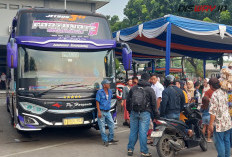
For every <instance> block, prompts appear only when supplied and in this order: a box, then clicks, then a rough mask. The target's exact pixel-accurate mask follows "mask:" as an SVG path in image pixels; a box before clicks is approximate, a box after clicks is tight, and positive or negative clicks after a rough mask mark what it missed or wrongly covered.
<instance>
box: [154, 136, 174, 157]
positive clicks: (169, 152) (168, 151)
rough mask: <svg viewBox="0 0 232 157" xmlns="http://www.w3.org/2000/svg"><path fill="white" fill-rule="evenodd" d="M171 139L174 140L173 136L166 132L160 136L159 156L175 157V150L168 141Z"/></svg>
mask: <svg viewBox="0 0 232 157" xmlns="http://www.w3.org/2000/svg"><path fill="white" fill-rule="evenodd" d="M169 140H172V137H171V136H170V135H168V134H164V135H163V136H162V137H161V138H160V140H159V142H158V144H157V146H156V149H157V153H158V155H159V157H173V156H174V154H175V150H174V149H172V148H171V147H170V145H169V142H168V141H169Z"/></svg>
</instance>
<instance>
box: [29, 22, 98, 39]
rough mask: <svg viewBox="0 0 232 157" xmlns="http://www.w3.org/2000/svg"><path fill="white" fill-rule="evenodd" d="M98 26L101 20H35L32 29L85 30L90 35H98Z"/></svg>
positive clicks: (70, 31)
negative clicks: (83, 21)
mask: <svg viewBox="0 0 232 157" xmlns="http://www.w3.org/2000/svg"><path fill="white" fill-rule="evenodd" d="M98 28H99V22H94V23H90V24H87V23H77V22H61V21H46V20H34V21H33V24H32V29H45V30H47V32H50V33H51V32H53V33H72V34H84V33H85V32H88V35H89V36H94V35H97V34H98Z"/></svg>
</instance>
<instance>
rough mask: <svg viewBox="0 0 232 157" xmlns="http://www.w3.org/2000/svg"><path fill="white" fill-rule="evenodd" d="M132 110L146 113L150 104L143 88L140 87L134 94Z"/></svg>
mask: <svg viewBox="0 0 232 157" xmlns="http://www.w3.org/2000/svg"><path fill="white" fill-rule="evenodd" d="M131 99H132V101H131V110H132V111H135V112H144V111H145V110H146V109H147V108H148V107H149V103H148V101H147V98H146V92H145V90H144V88H143V87H138V88H137V89H135V90H134V91H133V93H132V98H131Z"/></svg>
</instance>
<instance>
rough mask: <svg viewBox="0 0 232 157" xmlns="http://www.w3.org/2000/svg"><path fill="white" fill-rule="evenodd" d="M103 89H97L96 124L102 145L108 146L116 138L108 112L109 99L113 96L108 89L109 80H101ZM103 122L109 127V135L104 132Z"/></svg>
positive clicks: (114, 141)
mask: <svg viewBox="0 0 232 157" xmlns="http://www.w3.org/2000/svg"><path fill="white" fill-rule="evenodd" d="M102 86H103V89H100V90H98V91H97V95H96V106H97V115H98V126H99V129H100V132H101V136H102V141H103V145H104V146H106V147H108V145H109V144H111V143H116V142H118V140H114V120H113V118H112V115H111V113H110V107H111V99H112V97H113V94H112V91H111V90H110V81H108V80H106V79H105V80H103V81H102ZM105 124H107V126H108V127H109V135H107V134H106V130H105Z"/></svg>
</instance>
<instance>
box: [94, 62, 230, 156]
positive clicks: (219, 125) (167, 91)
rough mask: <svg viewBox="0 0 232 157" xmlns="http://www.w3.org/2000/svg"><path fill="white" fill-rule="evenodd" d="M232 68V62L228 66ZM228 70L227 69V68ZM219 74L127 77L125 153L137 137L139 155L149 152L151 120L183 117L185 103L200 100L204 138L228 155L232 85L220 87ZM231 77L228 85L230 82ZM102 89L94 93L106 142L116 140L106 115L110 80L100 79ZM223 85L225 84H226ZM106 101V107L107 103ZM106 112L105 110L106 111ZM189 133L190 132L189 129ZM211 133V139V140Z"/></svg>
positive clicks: (125, 90) (224, 154)
mask: <svg viewBox="0 0 232 157" xmlns="http://www.w3.org/2000/svg"><path fill="white" fill-rule="evenodd" d="M228 69H229V71H232V66H230V67H228ZM227 72H228V71H227ZM229 77H230V75H228V76H227V78H223V80H221V79H218V78H211V79H208V78H206V79H204V80H203V81H202V80H201V79H199V80H195V81H191V80H187V79H181V80H178V79H176V78H175V77H174V76H172V75H168V76H166V77H165V81H164V84H161V83H160V82H159V80H160V79H159V77H158V75H156V74H151V75H150V74H148V73H143V74H142V75H141V79H140V80H139V79H138V78H137V77H133V78H132V79H128V80H127V81H126V82H127V85H126V86H125V87H124V89H123V96H122V103H121V105H122V106H123V107H124V120H125V121H124V123H123V125H125V126H129V127H130V135H129V142H128V146H127V150H128V152H127V153H128V156H132V155H133V151H134V146H135V144H136V142H137V140H138V138H139V142H140V152H141V156H144V157H147V156H149V157H150V156H152V155H151V153H149V151H148V147H147V144H150V143H152V140H151V138H150V133H151V131H152V130H153V120H154V119H159V117H164V118H168V119H175V120H182V121H185V119H186V117H185V116H184V115H183V114H182V110H183V107H184V105H186V104H188V103H197V104H199V107H198V108H199V110H200V111H201V113H202V126H203V129H202V132H203V135H206V134H207V135H206V136H207V142H213V141H214V143H215V147H216V150H217V152H218V157H229V156H230V145H231V144H230V143H231V140H230V139H231V138H232V136H231V132H232V131H231V116H230V104H231V99H232V98H231V94H230V93H231V88H230V87H228V88H226V89H225V88H224V86H223V87H222V81H225V79H228V78H229ZM230 83H231V82H230V81H229V82H227V86H230ZM102 85H103V87H104V88H103V89H102V90H99V91H98V94H97V98H96V100H97V108H98V124H99V127H100V131H101V135H102V140H103V142H104V145H105V146H108V144H109V143H115V142H118V140H115V139H114V138H113V128H114V125H113V120H112V118H110V117H111V116H109V115H108V114H109V105H110V101H111V97H112V93H111V91H110V89H109V82H107V81H106V80H104V81H103V82H102ZM227 86H226V87H227ZM106 104H108V108H107V107H106V106H107V105H106ZM106 112H107V114H106ZM104 123H107V125H108V127H109V132H110V133H109V136H107V135H106V134H105V129H104V127H102V126H104V125H103V124H104ZM188 131H190V132H189V134H193V131H192V130H188ZM212 137H213V140H212Z"/></svg>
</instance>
